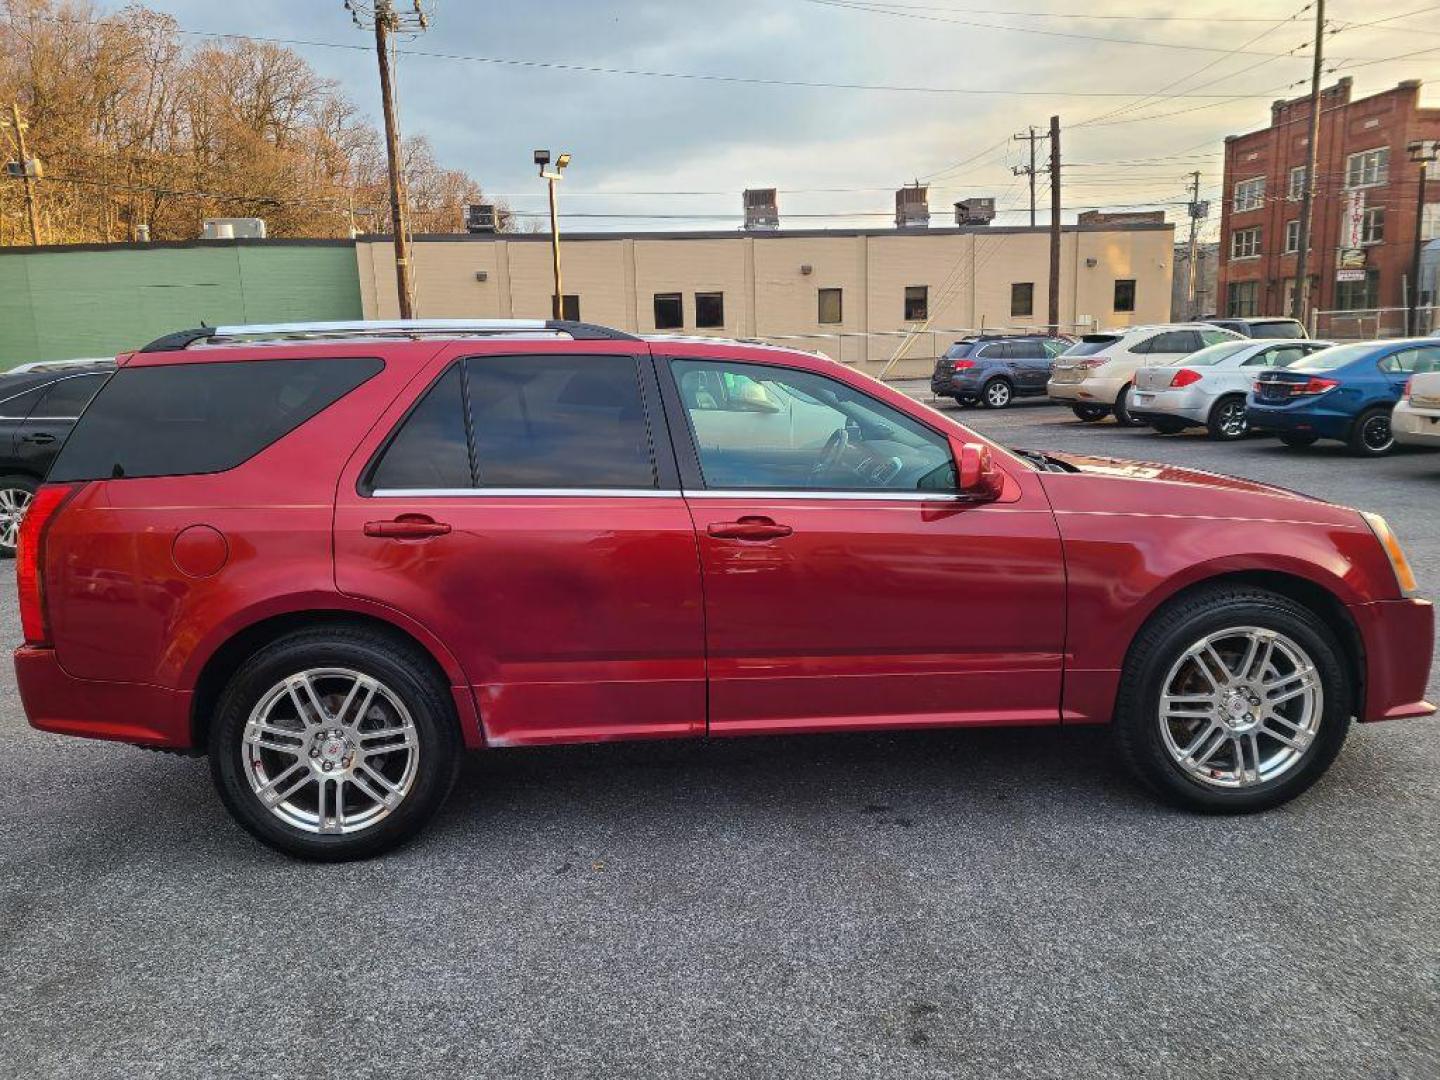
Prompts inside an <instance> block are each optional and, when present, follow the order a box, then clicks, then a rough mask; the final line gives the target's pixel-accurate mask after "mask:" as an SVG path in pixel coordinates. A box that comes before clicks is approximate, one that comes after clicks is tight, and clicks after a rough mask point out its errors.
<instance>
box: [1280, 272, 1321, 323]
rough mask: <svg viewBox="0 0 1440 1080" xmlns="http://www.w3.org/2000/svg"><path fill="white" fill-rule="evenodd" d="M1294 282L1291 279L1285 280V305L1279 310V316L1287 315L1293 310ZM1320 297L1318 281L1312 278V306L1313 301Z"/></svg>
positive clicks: (1293, 279)
mask: <svg viewBox="0 0 1440 1080" xmlns="http://www.w3.org/2000/svg"><path fill="white" fill-rule="evenodd" d="M1295 281H1296V279H1295V278H1293V277H1290V278H1286V279H1285V289H1284V295H1285V303H1284V304H1283V305H1282V306H1281V308H1280V314H1282V315H1289V314H1290V313H1291V312H1292V311H1294V310H1295ZM1319 296H1320V280H1319V278H1314V277H1312V278H1311V279H1310V302H1311V304H1312V306H1313V304H1314V302H1315V300H1316V299H1317V298H1318V297H1319Z"/></svg>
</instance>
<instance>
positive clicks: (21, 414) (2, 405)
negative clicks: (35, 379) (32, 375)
mask: <svg viewBox="0 0 1440 1080" xmlns="http://www.w3.org/2000/svg"><path fill="white" fill-rule="evenodd" d="M45 390H46V388H45V387H43V386H37V387H35V388H34V389H33V390H26V391H25V392H24V393H23V394H16V395H15V396H14V397H12V398H8V399H7V400H5V401H0V419H4V420H24V419H25V417H27V416H29V415H30V413H31V411H32V410H33V409H34V408H35V405H36V403H37V402H38V401H39V400H40V399H41V397H43V396H44V394H45Z"/></svg>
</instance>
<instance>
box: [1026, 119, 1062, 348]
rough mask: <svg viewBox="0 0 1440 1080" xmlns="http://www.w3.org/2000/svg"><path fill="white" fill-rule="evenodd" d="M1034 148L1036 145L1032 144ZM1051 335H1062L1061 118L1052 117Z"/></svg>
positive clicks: (1048, 318)
mask: <svg viewBox="0 0 1440 1080" xmlns="http://www.w3.org/2000/svg"><path fill="white" fill-rule="evenodd" d="M1031 145H1032V146H1033V145H1034V143H1031ZM1047 320H1048V321H1049V323H1050V333H1051V335H1055V334H1058V333H1060V117H1058V116H1052V117H1050V311H1049V315H1048V316H1047Z"/></svg>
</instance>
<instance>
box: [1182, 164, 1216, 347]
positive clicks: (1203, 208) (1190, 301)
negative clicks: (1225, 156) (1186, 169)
mask: <svg viewBox="0 0 1440 1080" xmlns="http://www.w3.org/2000/svg"><path fill="white" fill-rule="evenodd" d="M1209 210H1210V207H1209V206H1208V205H1207V204H1205V203H1202V202H1201V201H1200V173H1199V172H1192V173H1191V174H1190V267H1189V271H1188V272H1187V274H1186V281H1185V317H1186V318H1187V319H1193V318H1195V316H1196V315H1198V314H1199V312H1198V311H1197V310H1196V309H1195V295H1196V292H1195V290H1196V284H1195V282H1196V271H1197V267H1198V263H1197V261H1196V260H1197V259H1198V258H1199V256H1200V219H1201V218H1202V217H1204V216H1205V215H1206V214H1207V213H1209Z"/></svg>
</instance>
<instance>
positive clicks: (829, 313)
mask: <svg viewBox="0 0 1440 1080" xmlns="http://www.w3.org/2000/svg"><path fill="white" fill-rule="evenodd" d="M816 297H817V305H818V307H819V311H818V312H817V313H816V321H818V322H822V323H838V322H842V321H843V317H844V313H845V309H844V304H843V300H844V297H843V295H842V294H841V291H840V290H839V289H821V290H819V292H818V293H817V294H816Z"/></svg>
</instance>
